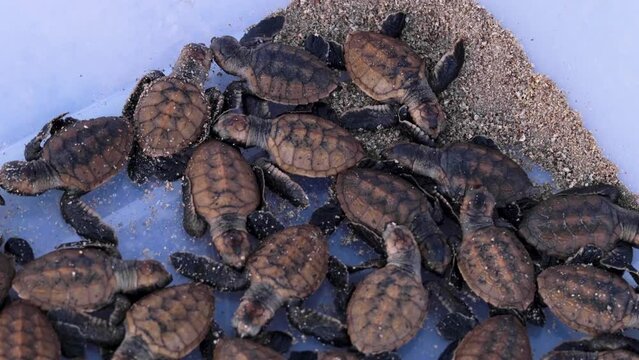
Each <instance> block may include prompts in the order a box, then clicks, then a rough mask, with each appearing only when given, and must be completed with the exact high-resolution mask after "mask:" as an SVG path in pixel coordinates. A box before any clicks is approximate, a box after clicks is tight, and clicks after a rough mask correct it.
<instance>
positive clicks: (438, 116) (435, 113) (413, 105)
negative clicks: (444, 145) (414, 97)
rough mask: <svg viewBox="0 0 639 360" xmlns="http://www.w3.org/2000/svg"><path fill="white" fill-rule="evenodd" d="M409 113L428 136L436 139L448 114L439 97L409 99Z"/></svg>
mask: <svg viewBox="0 0 639 360" xmlns="http://www.w3.org/2000/svg"><path fill="white" fill-rule="evenodd" d="M406 105H407V106H408V113H409V114H410V117H411V119H412V120H413V122H414V123H415V125H417V127H419V128H420V129H421V130H422V131H423V132H424V134H425V135H427V136H428V138H430V139H432V140H435V139H437V137H438V136H439V133H440V132H442V130H443V129H444V124H445V123H446V115H445V114H444V109H442V107H441V105H439V102H438V101H437V99H434V100H429V99H427V100H421V101H408V103H407V104H406Z"/></svg>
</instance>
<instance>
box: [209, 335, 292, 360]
mask: <svg viewBox="0 0 639 360" xmlns="http://www.w3.org/2000/svg"><path fill="white" fill-rule="evenodd" d="M226 359H236V360H285V359H286V358H285V357H284V356H283V355H282V354H280V353H278V352H277V351H275V350H273V349H271V348H269V347H267V346H264V345H261V344H259V343H257V342H255V341H253V340H249V339H241V338H222V339H220V340H218V342H217V344H216V345H215V352H214V353H213V360H226Z"/></svg>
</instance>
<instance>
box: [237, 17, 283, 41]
mask: <svg viewBox="0 0 639 360" xmlns="http://www.w3.org/2000/svg"><path fill="white" fill-rule="evenodd" d="M284 22H285V18H284V16H283V15H275V16H269V17H267V18H265V19H263V20H261V21H260V22H259V23H257V24H256V25H255V26H253V27H252V28H250V29H249V30H248V31H247V32H246V34H244V36H242V38H241V39H240V44H241V45H242V46H248V47H251V46H256V45H259V44H261V43H263V42H266V41H271V40H272V39H273V38H274V37H275V35H277V33H278V32H280V31H281V30H282V28H283V27H284Z"/></svg>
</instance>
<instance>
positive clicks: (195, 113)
mask: <svg viewBox="0 0 639 360" xmlns="http://www.w3.org/2000/svg"><path fill="white" fill-rule="evenodd" d="M209 113H210V109H209V103H208V101H207V99H206V97H205V95H204V92H203V91H202V88H201V87H199V86H197V85H195V84H193V83H191V82H187V81H185V80H183V79H182V78H180V77H177V76H167V77H162V78H160V79H157V80H155V81H153V82H151V84H149V86H148V87H147V88H146V89H145V90H144V92H143V93H142V95H141V96H140V100H139V101H138V104H137V106H136V108H135V113H134V114H133V120H134V123H135V124H136V127H137V129H136V131H137V140H138V143H139V144H140V148H141V149H142V152H143V153H144V154H146V155H148V156H151V157H159V156H171V155H174V154H177V153H179V152H180V151H182V150H184V149H186V148H187V147H188V146H190V145H192V144H194V143H196V142H197V141H198V140H200V139H201V138H202V136H203V134H204V132H205V129H206V124H207V122H208V120H209Z"/></svg>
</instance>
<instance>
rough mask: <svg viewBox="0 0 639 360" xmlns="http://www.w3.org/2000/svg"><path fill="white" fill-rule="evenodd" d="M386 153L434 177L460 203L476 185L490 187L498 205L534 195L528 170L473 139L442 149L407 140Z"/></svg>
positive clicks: (390, 158) (445, 193)
mask: <svg viewBox="0 0 639 360" xmlns="http://www.w3.org/2000/svg"><path fill="white" fill-rule="evenodd" d="M383 156H384V157H385V158H387V159H389V160H394V161H397V162H398V163H399V165H401V166H402V167H405V168H407V169H408V170H410V171H412V172H413V173H415V174H418V175H422V176H427V177H429V178H431V179H433V180H434V181H435V182H436V183H437V190H438V191H439V192H441V193H442V194H444V195H446V196H448V197H449V198H450V199H452V201H453V202H455V203H458V204H459V203H461V201H462V198H463V197H464V193H465V192H466V190H467V189H469V188H470V187H473V186H484V187H485V188H486V189H488V191H490V193H491V194H493V196H494V197H495V201H496V202H497V206H498V207H503V206H505V205H508V204H510V203H514V202H516V201H518V200H522V199H524V198H527V197H530V196H532V195H534V191H533V186H532V183H531V182H530V179H528V175H527V174H526V172H525V171H524V170H523V169H522V168H521V166H519V165H518V164H517V163H516V162H514V161H513V160H512V159H511V158H509V157H508V156H506V155H504V154H503V153H502V152H501V151H499V149H497V148H496V147H491V146H486V145H482V144H477V143H474V142H472V141H471V142H462V143H453V144H448V145H445V146H443V147H441V148H433V147H428V146H424V145H419V144H412V143H405V144H398V145H395V146H393V147H391V148H389V149H387V150H385V151H384V152H383Z"/></svg>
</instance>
